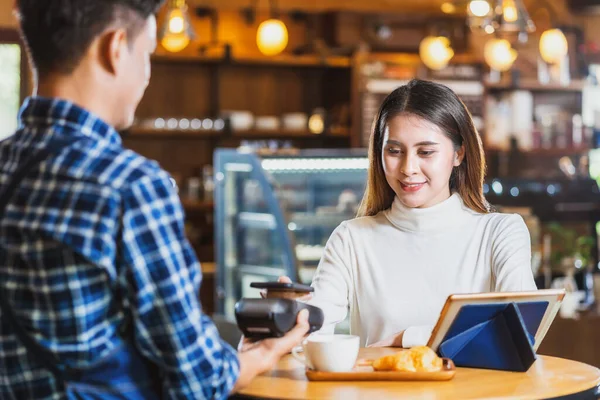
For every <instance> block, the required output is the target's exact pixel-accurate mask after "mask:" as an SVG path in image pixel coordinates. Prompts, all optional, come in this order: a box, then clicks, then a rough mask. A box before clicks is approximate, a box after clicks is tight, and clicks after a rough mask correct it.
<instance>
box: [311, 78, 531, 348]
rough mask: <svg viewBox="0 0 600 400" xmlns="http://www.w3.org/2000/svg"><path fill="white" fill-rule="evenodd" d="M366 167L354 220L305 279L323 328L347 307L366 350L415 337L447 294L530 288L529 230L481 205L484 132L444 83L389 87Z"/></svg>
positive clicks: (426, 331) (412, 341)
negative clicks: (319, 310) (321, 315)
mask: <svg viewBox="0 0 600 400" xmlns="http://www.w3.org/2000/svg"><path fill="white" fill-rule="evenodd" d="M369 163H370V166H369V174H368V182H367V188H366V192H365V196H364V198H363V202H362V204H361V206H360V210H359V215H358V218H355V219H353V220H350V221H346V222H344V223H342V224H341V225H340V226H339V227H337V228H336V230H335V231H334V232H333V234H332V235H331V237H330V238H329V241H328V243H327V246H326V248H325V252H324V255H323V257H322V259H321V262H320V264H319V267H318V268H317V272H316V274H315V277H314V280H313V286H314V288H315V292H314V297H313V298H312V300H311V301H310V302H311V304H314V305H317V306H319V307H321V308H322V309H323V311H324V313H325V324H326V327H325V328H324V329H325V330H332V328H333V326H334V325H335V324H336V323H339V322H341V321H342V320H344V319H345V317H346V316H347V313H348V311H349V313H350V331H351V332H352V333H353V334H357V335H359V336H360V338H361V345H363V346H365V345H371V346H403V347H411V346H415V345H422V344H426V343H427V340H428V338H429V336H430V334H431V330H432V328H433V325H434V324H435V322H436V320H437V318H438V316H439V313H440V311H441V308H442V306H443V304H444V302H445V300H446V298H447V297H448V295H450V294H453V293H476V292H495V291H524V290H535V289H536V287H535V283H534V280H533V274H532V272H531V242H530V236H529V231H528V230H527V227H526V225H525V223H524V221H523V219H522V218H521V217H520V216H519V215H517V214H501V213H497V212H493V210H492V209H491V207H490V205H489V204H488V202H487V201H486V199H485V197H484V195H483V180H484V175H485V158H484V152H483V147H482V143H481V138H480V136H479V134H478V132H477V130H476V129H475V127H474V125H473V121H472V118H471V115H470V113H469V111H468V110H467V108H466V107H465V105H464V104H463V103H462V101H461V100H460V99H459V98H458V96H457V95H456V94H455V93H454V92H453V91H452V90H451V89H449V88H448V87H446V86H444V85H441V84H437V83H433V82H428V81H422V80H412V81H410V82H409V83H408V84H406V85H404V86H401V87H399V88H398V89H396V90H394V91H393V92H392V93H390V94H389V95H388V96H387V98H386V99H385V100H384V101H383V103H382V104H381V107H380V110H379V113H378V115H377V118H376V120H375V121H374V126H373V133H372V135H371V139H370V146H369Z"/></svg>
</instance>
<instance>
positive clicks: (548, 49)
mask: <svg viewBox="0 0 600 400" xmlns="http://www.w3.org/2000/svg"><path fill="white" fill-rule="evenodd" d="M568 51H569V43H568V42H567V38H566V37H565V34H564V33H563V32H562V31H561V30H560V29H548V30H547V31H545V32H544V33H542V36H541V37H540V54H541V56H542V59H543V60H544V61H546V62H547V63H548V64H558V63H560V62H561V61H562V60H563V59H564V58H565V56H566V55H567V53H568Z"/></svg>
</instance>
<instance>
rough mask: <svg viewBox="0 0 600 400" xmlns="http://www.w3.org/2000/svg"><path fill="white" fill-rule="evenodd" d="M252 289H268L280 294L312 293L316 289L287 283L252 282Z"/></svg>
mask: <svg viewBox="0 0 600 400" xmlns="http://www.w3.org/2000/svg"><path fill="white" fill-rule="evenodd" d="M250 287H253V288H256V289H267V290H272V291H278V292H303V293H311V292H314V291H315V288H313V287H312V286H309V285H303V284H301V283H285V282H252V283H250Z"/></svg>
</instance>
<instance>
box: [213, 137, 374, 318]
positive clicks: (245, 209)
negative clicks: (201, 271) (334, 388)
mask: <svg viewBox="0 0 600 400" xmlns="http://www.w3.org/2000/svg"><path fill="white" fill-rule="evenodd" d="M214 165H215V182H216V187H215V217H216V220H215V221H216V226H215V228H216V244H217V257H216V259H217V291H216V293H217V312H218V313H221V314H225V315H226V316H229V317H233V310H234V305H235V302H236V301H237V300H239V299H240V298H242V297H257V296H258V292H257V291H256V290H255V289H252V288H250V283H251V282H255V281H271V280H276V279H277V277H279V276H280V275H287V276H290V277H291V278H292V280H295V281H299V282H303V283H310V282H311V280H312V276H313V274H314V272H315V270H316V267H317V264H318V263H319V260H320V258H321V255H322V253H323V249H324V246H325V243H326V242H327V240H328V239H329V236H330V235H331V233H332V232H333V230H334V229H335V228H336V227H337V226H338V225H339V224H340V223H341V222H342V221H344V220H347V219H351V218H353V217H354V216H355V215H356V212H357V209H358V205H359V203H360V201H361V199H362V196H363V193H364V189H365V184H366V180H367V167H368V159H367V158H366V151H365V150H358V151H353V150H304V151H295V152H294V154H287V155H284V154H281V153H277V154H264V155H259V154H256V153H244V152H241V151H237V150H231V149H219V150H217V151H216V152H215V160H214Z"/></svg>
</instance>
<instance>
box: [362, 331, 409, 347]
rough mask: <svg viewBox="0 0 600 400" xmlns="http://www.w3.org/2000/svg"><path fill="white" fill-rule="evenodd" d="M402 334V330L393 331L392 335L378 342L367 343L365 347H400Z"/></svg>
mask: <svg viewBox="0 0 600 400" xmlns="http://www.w3.org/2000/svg"><path fill="white" fill-rule="evenodd" d="M403 336H404V331H402V332H400V333H395V334H393V335H392V336H389V337H387V338H385V339H383V340H380V341H379V342H376V343H373V344H370V345H368V346H367V347H402V337H403Z"/></svg>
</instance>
